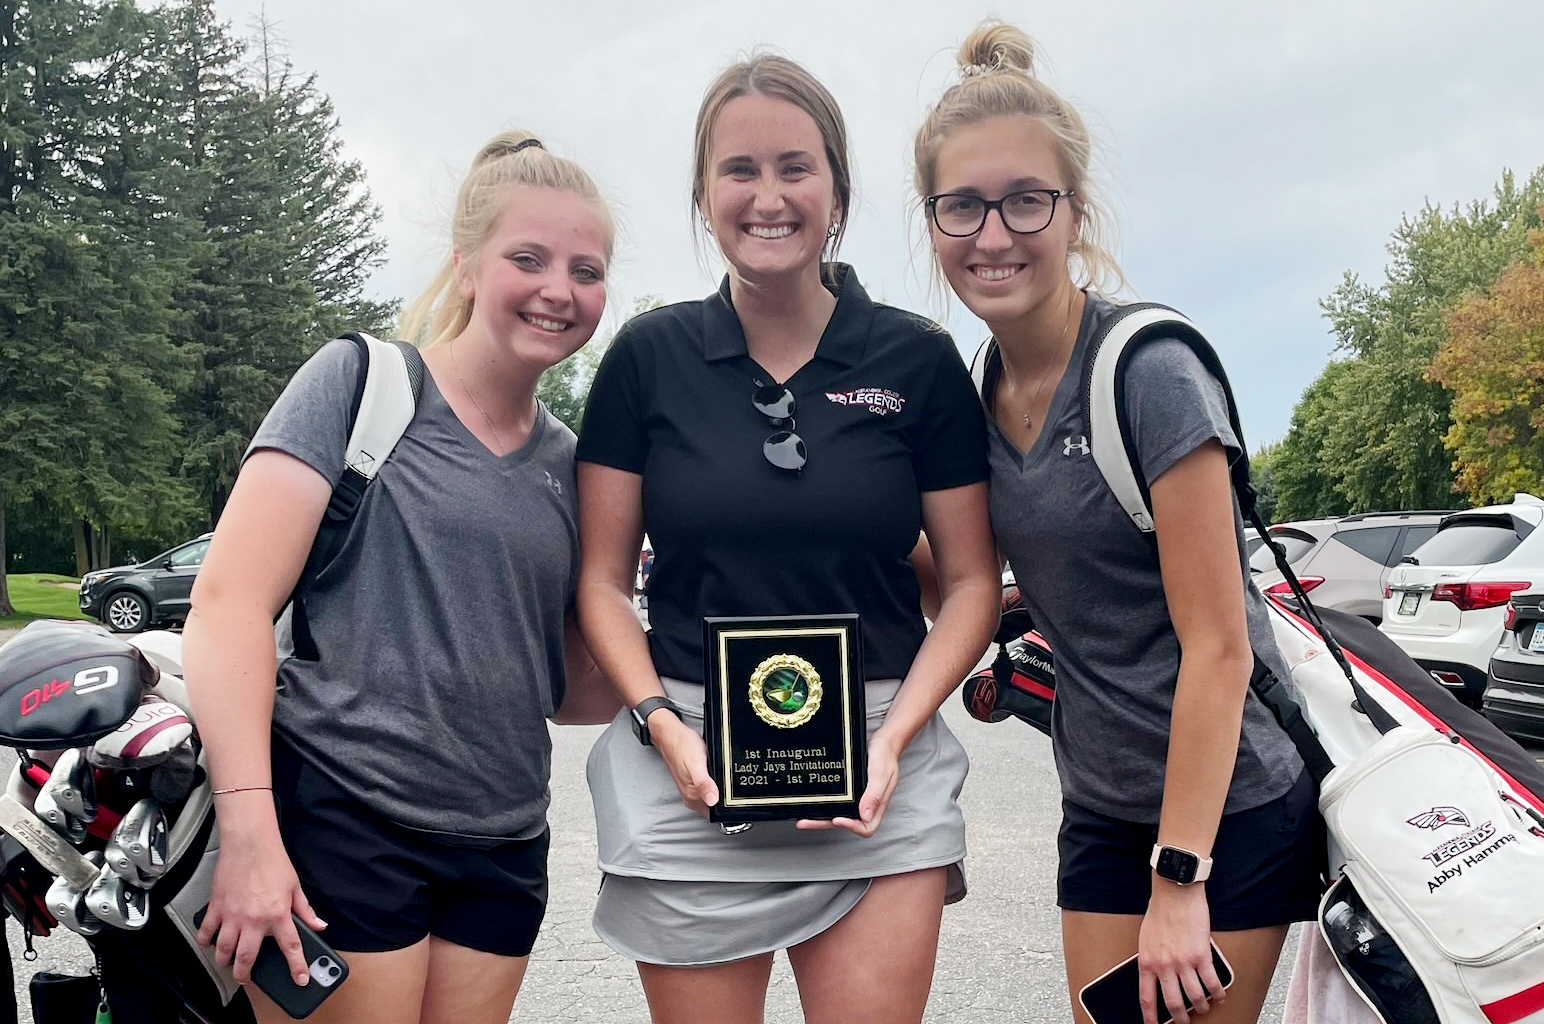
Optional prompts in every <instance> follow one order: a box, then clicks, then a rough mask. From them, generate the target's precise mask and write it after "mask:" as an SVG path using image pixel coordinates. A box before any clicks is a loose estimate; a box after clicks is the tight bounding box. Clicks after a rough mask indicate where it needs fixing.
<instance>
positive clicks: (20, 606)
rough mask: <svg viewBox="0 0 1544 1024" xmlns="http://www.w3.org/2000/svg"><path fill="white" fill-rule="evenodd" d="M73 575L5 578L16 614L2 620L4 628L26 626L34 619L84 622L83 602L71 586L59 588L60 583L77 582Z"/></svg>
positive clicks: (47, 573)
mask: <svg viewBox="0 0 1544 1024" xmlns="http://www.w3.org/2000/svg"><path fill="white" fill-rule="evenodd" d="M75 582H77V581H76V579H75V577H73V576H59V575H56V574H54V573H51V572H24V573H18V574H16V575H14V576H7V577H6V578H5V586H6V589H7V590H8V591H9V592H10V595H11V604H12V605H13V606H14V607H15V608H16V614H15V615H12V616H8V617H0V629H15V628H16V627H18V626H25V625H26V624H27V623H29V622H31V621H32V620H33V619H84V618H85V617H86V616H85V615H83V614H81V610H80V599H79V598H78V597H77V596H76V593H75V590H74V589H73V588H71V587H59V586H55V585H54V584H56V583H75Z"/></svg>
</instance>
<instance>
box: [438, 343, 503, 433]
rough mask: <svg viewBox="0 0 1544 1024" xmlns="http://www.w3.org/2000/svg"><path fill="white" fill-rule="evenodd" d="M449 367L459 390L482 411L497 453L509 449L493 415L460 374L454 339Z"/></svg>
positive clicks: (451, 344)
mask: <svg viewBox="0 0 1544 1024" xmlns="http://www.w3.org/2000/svg"><path fill="white" fill-rule="evenodd" d="M450 368H451V369H453V370H455V371H456V379H457V380H458V381H460V382H461V390H462V391H465V392H466V397H468V398H470V399H471V400H472V404H473V405H475V406H476V407H477V411H478V412H480V413H482V418H483V422H484V423H486V424H488V430H489V432H491V433H492V434H493V439H494V440H495V441H497V442H498V445H499V454H500V455H502V454H504V453H505V452H506V451H508V450H509V449H508V447H507V446H506V445H505V444H504V438H503V437H502V436H500V435H499V428H498V427H495V426H494V425H493V417H492V416H489V415H488V410H487V409H484V408H483V407H482V403H481V402H479V401H478V400H477V396H476V395H474V394H472V389H471V388H470V387H468V386H467V383H466V378H465V377H463V376H461V364H460V363H458V362H456V343H455V341H454V340H452V341H451V343H450Z"/></svg>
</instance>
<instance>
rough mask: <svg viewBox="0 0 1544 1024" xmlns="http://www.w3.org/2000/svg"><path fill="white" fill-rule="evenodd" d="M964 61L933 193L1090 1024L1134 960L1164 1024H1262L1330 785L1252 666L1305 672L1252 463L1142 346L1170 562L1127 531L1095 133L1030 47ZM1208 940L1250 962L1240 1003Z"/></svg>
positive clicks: (1176, 346)
mask: <svg viewBox="0 0 1544 1024" xmlns="http://www.w3.org/2000/svg"><path fill="white" fill-rule="evenodd" d="M958 60H959V65H960V81H959V83H958V84H956V85H954V86H953V87H951V88H950V89H948V90H947V91H946V92H945V93H944V94H943V96H942V97H941V98H940V99H939V101H938V102H937V104H935V105H934V107H933V108H932V109H931V110H930V111H929V112H928V114H927V117H926V119H925V121H924V122H923V125H922V127H921V129H920V130H919V131H918V133H917V139H916V147H915V154H914V157H915V169H916V187H917V192H918V195H919V197H920V198H921V201H922V207H923V212H924V215H925V217H926V219H927V228H928V235H929V239H930V241H931V245H932V250H933V255H934V257H935V259H936V267H937V269H938V271H939V272H940V273H941V275H942V277H943V278H944V279H945V280H946V281H947V282H948V284H949V286H950V288H951V289H952V290H953V292H954V294H955V295H956V296H958V297H959V299H960V300H961V301H962V302H964V304H965V305H966V306H968V307H969V308H970V310H971V311H972V312H973V313H975V314H976V315H977V316H978V317H980V318H981V319H982V320H983V321H985V323H986V326H987V327H988V328H990V330H991V332H992V335H993V338H994V339H995V340H996V343H997V345H996V354H995V355H994V356H993V357H992V358H991V359H990V360H989V362H988V365H987V367H986V376H985V381H984V387H983V388H982V393H983V402H984V405H985V407H986V411H987V414H988V432H989V435H990V460H991V477H990V504H991V514H992V526H993V530H994V532H995V534H996V537H997V544H998V548H999V550H1000V551H1002V552H1003V553H1004V554H1005V555H1006V556H1007V558H1008V561H1009V562H1010V563H1011V564H1012V567H1013V570H1014V573H1015V576H1016V578H1017V581H1018V585H1019V590H1020V592H1021V593H1022V595H1023V597H1024V600H1025V604H1026V605H1027V606H1028V608H1029V611H1030V614H1031V615H1032V616H1033V618H1034V622H1035V626H1036V628H1037V629H1038V630H1039V631H1040V632H1041V633H1042V634H1043V635H1044V636H1045V637H1047V638H1048V639H1049V640H1050V642H1051V646H1052V647H1053V649H1054V650H1055V651H1056V708H1055V715H1054V718H1053V722H1052V734H1053V737H1054V741H1055V753H1056V762H1057V769H1058V772H1059V774H1060V777H1061V783H1062V795H1063V820H1062V825H1061V831H1060V834H1059V839H1058V850H1059V854H1060V869H1059V874H1058V883H1057V897H1058V900H1057V901H1058V904H1059V905H1060V907H1061V908H1062V939H1063V948H1064V950H1065V956H1066V964H1067V981H1068V987H1069V989H1070V991H1071V995H1072V1001H1073V1014H1074V1018H1075V1019H1076V1020H1077V1021H1078V1022H1079V1024H1088V1021H1089V1018H1088V1016H1087V1014H1086V1012H1085V1010H1084V1008H1083V1007H1082V1006H1081V1005H1079V1002H1078V999H1077V994H1078V993H1079V992H1080V991H1081V990H1082V988H1083V986H1085V985H1086V984H1088V983H1089V982H1090V981H1092V980H1094V979H1095V978H1096V977H1098V976H1099V975H1101V974H1103V973H1105V972H1106V971H1108V970H1110V969H1111V968H1112V967H1114V966H1115V965H1117V964H1119V963H1121V962H1122V961H1124V960H1126V959H1127V958H1129V957H1131V956H1133V955H1135V956H1136V957H1137V958H1138V967H1139V993H1140V1009H1141V1015H1142V1019H1143V1020H1144V1021H1146V1022H1147V1024H1155V1022H1156V1021H1157V1019H1158V1018H1159V1013H1160V1011H1161V1010H1163V1009H1164V1008H1165V1007H1167V1009H1168V1010H1169V1011H1170V1012H1171V1013H1172V1014H1173V1016H1174V1019H1175V1020H1177V1021H1179V1022H1181V1024H1185V1022H1187V1021H1189V1020H1190V1019H1191V1016H1192V1014H1194V1015H1195V1016H1196V1017H1200V1016H1201V1015H1203V1014H1204V1016H1205V1019H1206V1022H1207V1024H1233V1022H1240V1021H1254V1020H1256V1019H1257V1018H1258V1016H1259V1013H1260V1008H1261V1005H1262V1003H1263V1001H1264V999H1265V995H1266V991H1267V988H1268V987H1269V984H1270V980H1271V975H1272V971H1273V969H1274V967H1275V965H1276V961H1277V958H1278V956H1279V955H1280V950H1281V945H1282V941H1283V939H1284V937H1285V935H1286V932H1287V927H1288V924H1289V923H1290V922H1292V921H1303V920H1309V919H1310V918H1311V917H1312V915H1313V912H1314V908H1315V904H1316V899H1317V895H1318V889H1317V860H1316V855H1315V851H1316V849H1319V847H1317V844H1315V843H1314V842H1313V821H1314V815H1315V811H1314V793H1313V786H1312V783H1311V781H1310V780H1309V779H1308V778H1307V776H1306V775H1305V774H1304V771H1303V765H1302V762H1301V760H1300V759H1299V758H1298V755H1297V752H1296V750H1295V749H1294V747H1293V745H1292V743H1291V741H1290V740H1289V739H1288V738H1287V737H1286V735H1285V733H1283V732H1282V730H1281V729H1280V727H1279V726H1278V725H1277V724H1276V722H1275V721H1274V719H1273V718H1272V717H1271V715H1270V713H1269V712H1268V711H1267V710H1266V709H1265V708H1264V707H1263V706H1261V704H1260V702H1259V701H1258V700H1257V699H1256V698H1255V696H1254V695H1253V693H1251V691H1250V688H1249V677H1250V672H1251V669H1252V665H1253V662H1252V657H1253V656H1258V657H1260V658H1261V659H1262V660H1263V661H1265V662H1266V664H1267V665H1269V666H1270V667H1271V668H1273V669H1274V670H1275V671H1276V674H1277V676H1278V677H1279V678H1283V679H1285V678H1288V675H1287V671H1286V666H1285V665H1284V664H1282V663H1281V657H1280V655H1279V653H1278V652H1277V651H1276V649H1275V646H1274V644H1273V642H1272V641H1271V639H1270V626H1269V624H1268V622H1267V621H1266V610H1265V605H1264V599H1263V598H1262V597H1261V596H1260V594H1259V592H1258V591H1256V590H1254V589H1253V587H1252V585H1251V584H1250V583H1249V573H1248V566H1247V564H1245V563H1244V561H1243V558H1242V551H1243V546H1242V539H1241V534H1242V523H1241V522H1240V517H1239V513H1238V509H1237V506H1236V503H1235V502H1234V499H1233V491H1232V488H1231V486H1230V484H1229V477H1228V466H1229V462H1230V461H1231V460H1233V459H1238V458H1243V457H1245V453H1244V452H1242V451H1240V444H1239V441H1238V439H1237V438H1236V437H1234V436H1233V433H1232V431H1231V429H1230V428H1229V425H1228V417H1227V407H1226V404H1225V402H1224V399H1223V395H1222V390H1221V386H1220V384H1219V383H1218V381H1217V380H1216V379H1215V378H1214V377H1213V376H1212V375H1211V374H1210V373H1208V372H1207V371H1206V370H1205V369H1204V368H1203V367H1202V364H1201V363H1200V361H1199V360H1198V359H1197V358H1196V356H1195V355H1194V354H1193V353H1192V352H1191V351H1190V350H1189V349H1188V348H1187V347H1186V346H1185V345H1184V344H1183V343H1182V342H1180V341H1179V340H1178V339H1160V340H1157V341H1153V342H1151V343H1147V344H1144V345H1143V346H1142V348H1141V349H1140V350H1138V351H1137V353H1136V354H1135V355H1134V356H1133V357H1132V361H1131V365H1130V369H1129V371H1128V376H1127V386H1126V393H1125V396H1124V397H1125V402H1126V408H1127V413H1128V416H1129V419H1130V423H1131V431H1132V440H1133V442H1134V444H1135V447H1136V454H1137V456H1138V457H1137V458H1136V459H1134V460H1133V461H1134V462H1136V463H1137V464H1139V465H1140V467H1141V469H1142V471H1143V473H1144V475H1145V477H1146V480H1147V483H1148V485H1149V488H1150V491H1151V500H1152V508H1153V518H1154V521H1155V525H1156V537H1157V543H1156V545H1155V544H1154V543H1153V541H1152V540H1151V539H1150V538H1148V537H1147V536H1145V535H1143V534H1142V533H1140V532H1139V531H1138V530H1136V529H1135V528H1134V527H1133V526H1132V525H1131V523H1130V522H1129V520H1128V519H1127V518H1126V516H1125V514H1124V513H1123V512H1122V510H1121V508H1120V506H1119V505H1118V503H1117V502H1116V500H1115V497H1114V495H1113V493H1112V492H1111V491H1110V489H1109V487H1108V486H1107V485H1106V484H1105V483H1104V478H1103V476H1102V475H1101V473H1100V471H1099V469H1098V467H1097V465H1096V464H1095V463H1094V460H1093V459H1092V458H1091V457H1090V451H1089V446H1088V436H1089V424H1088V423H1087V422H1086V421H1085V414H1084V411H1083V403H1082V401H1081V396H1080V393H1079V391H1080V389H1079V382H1080V380H1081V379H1082V376H1083V367H1084V361H1085V353H1086V350H1087V347H1088V343H1089V340H1090V338H1091V337H1092V336H1093V335H1094V333H1095V332H1096V331H1097V330H1098V329H1099V327H1100V325H1101V324H1102V323H1103V322H1104V321H1105V320H1106V319H1107V318H1108V317H1109V316H1110V315H1111V314H1112V312H1113V311H1114V310H1116V309H1117V308H1118V306H1117V304H1116V303H1115V302H1114V301H1113V300H1112V299H1110V298H1109V297H1107V294H1106V292H1105V290H1106V289H1108V290H1110V291H1113V290H1115V289H1118V288H1119V287H1120V286H1121V285H1122V284H1123V283H1124V281H1123V278H1122V276H1121V273H1120V269H1119V267H1118V266H1117V265H1116V263H1115V261H1114V260H1113V259H1112V258H1111V256H1110V254H1109V251H1108V249H1107V248H1106V227H1107V218H1106V215H1105V212H1104V210H1103V208H1102V207H1101V205H1100V203H1099V201H1098V197H1097V185H1096V183H1095V182H1093V181H1092V180H1091V179H1090V174H1089V166H1090V162H1091V151H1092V146H1091V143H1090V139H1089V133H1088V129H1087V127H1086V126H1085V125H1084V123H1083V120H1082V118H1081V117H1080V116H1079V115H1078V113H1077V111H1076V110H1075V109H1074V108H1073V107H1072V106H1071V105H1070V104H1069V103H1067V102H1066V101H1065V100H1064V99H1062V97H1060V96H1059V95H1057V93H1056V92H1055V91H1054V90H1052V89H1051V88H1050V87H1049V86H1048V85H1046V84H1045V83H1044V82H1043V81H1041V80H1040V79H1039V78H1038V77H1036V73H1035V60H1034V48H1033V45H1032V44H1031V42H1030V40H1029V38H1028V37H1027V36H1025V35H1024V33H1022V32H1020V31H1019V30H1018V29H1016V28H1013V27H1012V26H1009V25H1004V24H1001V23H998V22H988V23H986V24H983V25H982V26H980V27H979V28H977V29H976V31H975V32H973V33H972V34H971V35H970V37H969V38H968V39H967V40H966V41H965V43H964V45H963V46H961V48H960V51H959V56H958ZM1209 939H1214V940H1215V941H1216V944H1217V946H1218V947H1219V948H1220V949H1221V950H1222V952H1223V954H1224V955H1225V956H1226V958H1227V959H1228V961H1229V962H1231V964H1232V968H1233V971H1234V974H1235V977H1236V980H1235V981H1234V983H1233V985H1232V987H1231V988H1230V989H1228V990H1226V991H1224V990H1223V988H1222V985H1221V983H1220V981H1219V977H1218V973H1217V970H1216V969H1215V968H1214V965H1213V958H1212V955H1211V952H1210V942H1209ZM1186 996H1188V997H1189V998H1190V1000H1191V1002H1192V1003H1193V1004H1194V1007H1195V1008H1194V1010H1193V1011H1187V1010H1186V1009H1185V1006H1184V1002H1183V1000H1184V997H1186ZM1135 1010H1136V1007H1132V1011H1133V1013H1134V1012H1135ZM1133 1019H1134V1018H1133Z"/></svg>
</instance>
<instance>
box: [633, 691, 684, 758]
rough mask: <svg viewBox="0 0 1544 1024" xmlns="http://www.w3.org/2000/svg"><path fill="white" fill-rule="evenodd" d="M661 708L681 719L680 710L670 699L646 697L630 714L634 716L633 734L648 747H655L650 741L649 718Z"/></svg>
mask: <svg viewBox="0 0 1544 1024" xmlns="http://www.w3.org/2000/svg"><path fill="white" fill-rule="evenodd" d="M660 708H665V709H666V710H668V711H669V712H670V713H671V714H673V715H675V716H676V717H677V718H680V717H681V711H680V709H679V708H677V707H676V706H675V705H674V704H673V703H671V701H670V698H669V697H645V698H644V699H643V700H641V701H639V702H638V706H637V707H635V708H632V709H631V710H630V712H629V713H630V714H631V715H632V716H633V732H634V733H635V734H636V735H637V736H638V742H639V743H642V744H643V745H644V746H646V747H652V746H653V745H654V743H653V741H652V740H650V739H649V716H650V715H652V714H653V713H654V712H656V711H658V710H659V709H660Z"/></svg>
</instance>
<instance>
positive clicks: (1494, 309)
mask: <svg viewBox="0 0 1544 1024" xmlns="http://www.w3.org/2000/svg"><path fill="white" fill-rule="evenodd" d="M1539 212H1540V216H1541V217H1544V209H1540V211H1539ZM1530 242H1531V244H1532V246H1533V250H1532V252H1530V253H1529V254H1528V255H1527V256H1526V257H1524V258H1523V259H1521V260H1519V261H1518V262H1516V263H1515V264H1513V265H1512V266H1510V267H1508V268H1507V269H1506V270H1504V271H1502V272H1501V275H1500V276H1499V277H1498V278H1497V279H1496V281H1495V283H1494V284H1493V285H1492V286H1491V287H1490V288H1489V289H1488V290H1487V291H1486V292H1483V293H1475V294H1472V295H1469V296H1467V297H1465V298H1464V299H1463V300H1462V301H1461V302H1459V303H1458V305H1457V306H1456V307H1454V308H1453V309H1451V310H1450V311H1449V312H1448V313H1447V316H1446V317H1445V324H1446V327H1447V337H1446V339H1445V340H1444V341H1443V342H1442V344H1441V346H1440V347H1439V349H1438V351H1437V355H1436V358H1435V359H1433V360H1432V364H1431V370H1430V376H1431V378H1432V379H1433V380H1435V381H1437V382H1438V383H1440V384H1441V385H1442V386H1443V387H1445V388H1447V389H1448V390H1449V391H1450V392H1451V393H1452V396H1453V425H1452V426H1451V427H1450V428H1449V429H1448V431H1447V433H1446V435H1444V437H1443V442H1444V444H1445V445H1446V446H1447V449H1448V451H1450V452H1451V453H1452V456H1453V470H1454V473H1455V474H1456V476H1457V479H1458V484H1459V486H1460V487H1462V488H1463V489H1464V490H1465V491H1468V492H1469V494H1470V496H1471V497H1472V498H1473V499H1474V500H1475V501H1476V502H1477V503H1490V502H1500V501H1506V500H1509V499H1510V498H1511V496H1512V495H1513V494H1514V493H1515V492H1517V491H1529V492H1531V493H1533V494H1541V493H1544V230H1537V229H1536V230H1534V231H1533V232H1532V233H1531V235H1530Z"/></svg>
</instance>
